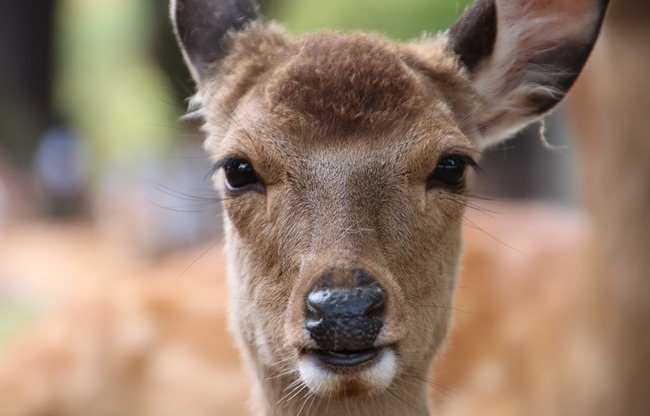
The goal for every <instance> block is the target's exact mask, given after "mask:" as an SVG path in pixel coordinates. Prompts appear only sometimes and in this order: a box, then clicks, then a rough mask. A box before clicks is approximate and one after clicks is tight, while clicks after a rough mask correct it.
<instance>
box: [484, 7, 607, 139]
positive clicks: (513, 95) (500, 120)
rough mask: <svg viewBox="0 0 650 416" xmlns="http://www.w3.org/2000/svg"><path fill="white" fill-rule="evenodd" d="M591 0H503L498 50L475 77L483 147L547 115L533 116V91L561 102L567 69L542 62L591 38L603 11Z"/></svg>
mask: <svg viewBox="0 0 650 416" xmlns="http://www.w3.org/2000/svg"><path fill="white" fill-rule="evenodd" d="M594 3H595V2H593V1H585V0H572V1H566V0H550V1H534V0H497V2H496V6H497V35H496V40H495V45H494V50H493V53H492V55H491V56H490V57H489V58H488V59H486V60H485V61H484V62H483V63H481V65H480V66H479V67H478V68H477V69H476V71H475V73H474V75H473V81H474V85H475V88H476V91H477V92H478V94H479V96H480V98H481V100H482V103H481V111H480V112H479V114H478V119H477V123H476V124H477V126H478V128H479V131H480V146H481V147H487V146H489V145H491V144H494V143H496V142H498V141H501V140H504V139H506V138H508V137H510V136H511V135H513V134H514V133H516V132H517V131H518V130H520V129H521V128H523V127H524V126H525V125H527V124H529V123H530V122H532V121H534V120H536V119H539V118H540V117H541V116H542V115H543V114H538V115H532V116H531V115H527V114H526V110H527V108H526V107H525V106H526V100H527V98H528V97H530V96H533V95H535V96H539V97H544V96H546V97H549V98H552V99H555V100H557V101H559V100H560V99H561V98H562V97H563V96H564V95H565V94H566V91H564V90H563V89H562V88H559V87H558V86H557V85H556V84H555V81H554V80H556V79H561V78H562V77H564V76H566V75H567V74H566V73H567V69H566V68H561V67H557V66H555V65H552V64H550V63H549V64H546V63H543V62H536V61H535V59H534V58H535V57H536V56H541V55H542V54H545V53H549V52H551V53H552V51H553V49H555V48H562V47H563V46H566V45H571V44H572V43H578V42H589V41H590V37H591V36H593V31H594V27H595V26H596V25H597V23H598V19H599V16H600V11H599V9H598V7H596V6H594Z"/></svg>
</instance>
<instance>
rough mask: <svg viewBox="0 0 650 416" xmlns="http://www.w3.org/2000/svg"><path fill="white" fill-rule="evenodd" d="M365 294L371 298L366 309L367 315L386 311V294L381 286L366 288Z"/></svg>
mask: <svg viewBox="0 0 650 416" xmlns="http://www.w3.org/2000/svg"><path fill="white" fill-rule="evenodd" d="M365 296H366V297H367V298H368V299H369V302H370V305H369V306H368V310H367V311H366V315H373V316H375V315H377V314H378V313H383V312H384V303H385V302H386V295H385V294H384V291H383V290H382V288H381V287H379V286H374V287H369V288H367V289H366V294H365Z"/></svg>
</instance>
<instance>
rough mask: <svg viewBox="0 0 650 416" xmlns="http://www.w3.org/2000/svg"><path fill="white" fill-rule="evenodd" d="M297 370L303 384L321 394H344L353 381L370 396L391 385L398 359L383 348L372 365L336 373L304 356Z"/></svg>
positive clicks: (314, 358) (314, 359) (322, 395)
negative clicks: (348, 371) (346, 372)
mask: <svg viewBox="0 0 650 416" xmlns="http://www.w3.org/2000/svg"><path fill="white" fill-rule="evenodd" d="M298 370H299V371H300V379H301V380H302V381H303V383H305V385H306V386H307V387H308V388H309V390H310V391H312V392H313V393H315V394H317V395H319V396H321V397H340V396H344V395H345V393H344V392H345V389H346V386H350V384H351V383H354V384H355V385H356V386H357V388H359V389H362V390H363V391H365V393H366V394H365V395H366V396H368V398H369V397H372V396H376V395H378V394H380V393H381V392H383V391H384V390H386V389H387V388H388V387H389V386H390V385H391V383H392V382H393V379H394V378H395V374H396V373H397V358H396V356H395V351H393V349H392V348H384V349H383V350H382V351H381V352H380V353H379V357H377V358H376V362H375V363H374V364H373V365H372V366H370V367H368V368H365V369H363V370H361V371H358V372H354V373H350V374H338V373H335V372H333V371H331V370H329V369H328V368H327V367H326V366H325V365H323V364H322V363H321V362H320V361H319V360H318V358H316V357H314V356H311V355H306V356H304V357H302V358H301V359H300V360H299V363H298Z"/></svg>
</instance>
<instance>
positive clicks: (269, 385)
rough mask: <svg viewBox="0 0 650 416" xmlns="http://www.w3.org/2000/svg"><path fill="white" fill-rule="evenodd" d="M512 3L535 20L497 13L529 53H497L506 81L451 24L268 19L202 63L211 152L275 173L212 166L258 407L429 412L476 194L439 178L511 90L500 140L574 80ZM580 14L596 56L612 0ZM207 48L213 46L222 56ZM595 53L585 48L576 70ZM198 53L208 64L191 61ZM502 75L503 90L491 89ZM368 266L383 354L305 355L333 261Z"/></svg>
mask: <svg viewBox="0 0 650 416" xmlns="http://www.w3.org/2000/svg"><path fill="white" fill-rule="evenodd" d="M179 1H180V0H179ZM483 3H484V2H483ZM183 4H184V3H183ZM505 4H506V3H500V5H498V6H495V7H497V9H499V8H502V10H507V11H508V12H509V13H505V14H506V15H507V16H518V15H517V13H516V12H517V11H519V12H521V13H520V14H522V16H519V17H518V18H520V19H521V20H522V21H523V22H524V23H519V22H518V21H517V20H516V19H515V18H513V19H512V20H505V21H503V22H501V21H499V24H500V25H501V26H503V27H507V26H506V25H510V26H513V27H515V28H516V30H514V31H513V32H512V33H513V37H514V38H513V39H512V40H507V41H506V40H502V42H503V43H504V44H505V45H501V44H500V43H497V44H495V46H496V47H495V50H512V53H513V54H515V55H516V56H517V57H518V58H517V60H516V61H515V64H514V66H513V64H512V62H508V59H510V58H509V57H508V56H506V57H503V56H497V57H496V58H494V59H492V60H491V61H490V62H492V64H493V65H492V67H490V68H492V69H496V70H498V69H499V68H502V67H503V68H504V73H503V76H504V77H506V79H504V80H498V79H497V80H494V79H491V80H490V77H488V81H485V82H488V83H492V84H491V85H489V86H488V87H487V89H486V88H483V87H479V84H480V83H481V81H480V79H481V73H480V71H479V72H476V73H475V72H470V71H469V70H467V69H466V68H465V67H464V66H463V65H462V63H461V62H462V59H460V58H459V56H457V55H456V54H455V53H454V51H453V49H452V48H451V47H450V44H453V42H452V40H450V39H449V38H448V37H447V36H446V35H443V36H440V37H438V38H434V39H422V40H420V41H416V42H412V43H408V44H401V43H397V42H393V41H390V40H387V39H384V38H382V37H379V36H376V35H366V34H360V33H350V34H348V33H330V32H320V33H316V34H312V35H307V36H304V37H300V38H297V39H292V38H290V37H289V36H288V35H286V34H285V33H284V32H283V31H282V29H281V28H279V27H277V26H274V25H265V24H262V23H259V22H253V23H251V25H250V27H249V28H247V29H245V30H240V31H239V32H237V33H233V34H232V35H230V37H229V38H227V39H225V40H221V41H220V43H219V44H220V45H224V44H229V45H230V46H229V48H230V51H229V53H227V54H226V55H225V56H220V57H219V59H218V61H216V62H215V66H214V67H213V71H212V72H209V73H206V72H205V71H203V72H201V71H193V72H194V73H197V72H200V73H201V75H200V78H199V79H198V80H197V81H198V83H199V86H200V88H199V91H198V93H197V96H196V97H195V99H194V100H195V105H196V106H198V108H199V109H198V114H199V115H201V116H202V117H203V118H204V121H205V124H204V130H205V132H206V133H207V135H208V140H207V142H206V149H207V150H208V152H209V153H210V155H211V157H212V158H214V160H215V161H221V160H225V159H228V158H233V157H234V158H238V159H244V160H246V161H248V162H249V163H250V164H251V166H252V168H253V169H254V170H255V172H256V175H257V178H259V181H260V184H263V191H259V190H258V191H255V192H246V191H244V192H233V191H231V190H228V189H227V188H226V187H225V186H224V181H225V178H224V173H223V172H221V171H220V172H219V173H218V174H217V175H216V176H215V183H216V185H217V187H218V188H219V189H220V191H221V193H222V195H223V196H224V209H225V214H226V215H225V217H226V219H225V223H226V227H225V228H226V230H227V232H226V241H227V251H228V253H229V258H230V270H229V273H228V275H229V283H230V288H231V291H232V292H233V296H234V299H235V301H234V302H232V306H231V307H232V310H231V312H232V315H231V328H232V329H233V332H234V333H235V334H236V336H237V339H238V342H239V344H240V347H241V348H242V350H243V351H244V357H245V358H246V362H247V363H248V365H249V366H250V367H251V369H252V371H253V372H254V374H255V379H256V387H255V394H254V399H253V403H254V406H255V408H256V409H257V412H258V413H259V414H287V415H293V414H297V413H299V412H300V409H301V408H303V407H304V406H305V405H306V403H308V402H309V403H310V408H311V407H313V414H317V415H320V414H326V413H327V412H328V411H331V412H333V413H335V414H338V413H341V412H343V411H347V412H348V413H350V414H352V415H357V414H358V415H362V414H368V413H369V412H370V413H376V411H377V409H386V411H389V413H391V412H392V413H395V414H396V413H399V414H402V415H408V414H421V413H423V412H426V409H427V407H428V404H427V393H426V383H425V382H424V380H427V379H428V378H429V377H430V374H429V367H430V366H429V363H431V361H432V359H433V357H434V354H435V353H436V352H437V351H439V349H440V347H441V345H442V343H443V340H444V338H445V334H446V332H447V328H448V325H449V320H450V309H451V290H450V288H453V287H454V286H455V285H456V276H457V274H458V264H459V259H460V252H461V233H460V231H461V228H460V225H461V222H462V216H463V212H464V207H465V200H466V197H465V192H464V190H463V189H457V190H454V189H449V188H445V187H444V186H442V187H434V188H432V189H429V188H428V187H427V180H428V178H429V176H430V175H431V173H432V172H434V170H435V169H436V166H437V165H438V163H439V161H440V160H442V159H443V158H445V157H446V156H449V155H458V154H460V155H463V156H464V157H472V156H473V157H477V155H478V152H479V150H480V148H481V147H482V146H483V141H484V140H488V137H487V136H486V137H483V136H484V132H485V131H486V128H485V121H481V118H480V117H477V116H479V115H480V114H481V112H482V111H486V110H485V109H486V108H489V107H490V106H492V103H493V102H499V101H502V102H504V103H505V104H501V106H502V110H499V111H502V112H503V117H501V116H499V117H497V119H498V120H496V122H495V121H491V122H490V123H492V124H491V125H495V126H497V127H495V128H494V129H493V131H494V132H497V131H501V132H502V133H501V135H500V136H495V135H496V134H497V133H492V136H491V137H490V138H489V140H494V139H495V138H498V139H503V138H504V137H503V135H504V133H503V132H512V131H514V130H515V129H516V128H518V127H521V126H523V125H524V124H525V123H526V122H527V121H531V120H532V119H533V118H534V117H531V114H533V116H535V117H536V116H538V115H540V114H541V113H543V112H546V111H547V110H548V109H549V108H550V106H552V105H554V104H555V103H556V102H557V101H558V97H557V96H555V93H556V92H558V91H559V87H561V86H562V85H570V84H571V83H572V80H573V79H574V77H570V78H568V80H569V81H571V82H569V83H568V84H565V83H564V81H565V79H564V78H562V80H558V81H557V82H558V84H557V85H554V84H553V82H552V81H551V82H550V83H549V84H548V85H546V84H544V83H543V80H545V79H546V78H548V77H546V78H544V77H545V76H546V74H542V75H543V76H542V77H541V78H539V76H540V73H541V70H540V69H539V67H538V66H536V65H537V61H535V62H533V63H534V64H535V65H533V66H531V67H530V68H527V67H526V66H525V64H523V63H521V62H520V61H519V59H523V57H525V56H527V53H529V51H528V50H527V49H525V50H521V49H520V48H523V47H524V45H523V44H525V46H526V47H528V48H531V47H534V46H535V44H532V45H531V44H530V43H531V42H529V39H528V36H529V34H528V33H527V32H525V31H522V30H519V29H518V28H519V26H518V25H520V24H521V25H522V26H521V27H524V26H523V25H524V24H525V22H526V20H525V18H526V16H533V15H534V17H538V16H539V13H541V12H540V11H539V10H537V9H535V10H534V12H535V13H529V12H527V10H528V9H527V6H524V5H519V6H511V5H508V6H506V5H505ZM197 5H198V6H197ZM555 5H557V3H555ZM193 6H195V7H200V3H196V4H194V5H193ZM601 6H602V5H601ZM188 7H190V6H188ZM210 7H212V6H210ZM224 7H225V6H224ZM484 9H485V8H483V9H481V10H484ZM547 9H548V12H549V13H552V12H553V9H552V8H550V7H547ZM490 10H493V8H490ZM522 10H523V11H522ZM582 10H583V11H585V13H588V15H589V16H590V19H585V21H584V22H583V24H584V26H583V25H581V26H580V27H578V29H576V30H574V29H571V30H568V31H567V33H569V34H570V35H571V34H574V33H577V35H576V39H573V38H571V37H569V38H568V39H565V40H563V41H564V43H566V45H567V47H569V49H571V48H572V47H573V45H574V42H578V41H580V42H583V43H581V45H582V46H581V47H582V48H583V49H584V50H585V51H586V52H587V53H588V52H589V50H590V49H591V43H590V42H591V41H592V40H593V39H590V40H589V41H588V42H586V43H585V41H583V34H584V33H597V17H598V16H602V13H603V11H604V9H602V7H601V8H598V7H596V6H595V5H591V7H590V5H588V4H586V3H585V4H582ZM189 14H190V15H192V13H189ZM196 14H197V15H198V14H200V13H199V12H196ZM497 15H498V13H497ZM492 20H494V19H492ZM549 21H550V22H552V21H554V20H553V19H550V20H549ZM178 24H179V22H176V25H177V26H176V28H177V34H178V35H179V40H180V42H181V45H182V46H185V48H186V49H187V50H190V51H195V53H196V51H197V50H199V51H200V48H197V44H196V42H194V40H193V38H191V37H188V36H185V35H184V33H188V30H190V29H191V28H187V27H180V28H179V27H178ZM181 24H182V22H181ZM495 24H496V22H495ZM201 25H204V23H201ZM237 25H238V26H241V22H238V23H237ZM467 26H469V25H464V27H467ZM501 26H500V27H501ZM537 27H542V26H539V25H538V26H537ZM200 28H201V27H198V28H197V30H199V29H200ZM464 30H466V29H463V28H461V29H459V31H454V32H453V33H457V34H462V33H463V31H464ZM494 30H496V28H494ZM541 33H543V32H541ZM541 33H539V34H540V35H541ZM571 36H573V35H571ZM518 42H521V43H522V45H519V43H518ZM184 43H185V44H184ZM540 44H542V45H543V42H541V41H540ZM199 46H200V45H199ZM203 47H204V48H207V50H206V51H205V54H204V56H205V57H210V56H212V54H213V53H214V52H215V50H214V49H210V47H209V45H204V46H203ZM504 48H505V49H504ZM508 48H509V49H508ZM562 51H563V49H561V48H558V51H557V52H556V53H555V55H552V56H550V55H549V59H550V63H553V59H559V61H558V62H560V63H562V64H564V63H565V62H564V61H563V60H562V59H561V55H562V53H563V52H562ZM186 56H188V55H187V54H186ZM581 56H583V57H586V55H581ZM198 58H199V59H198V62H203V61H202V56H201V54H200V53H199V57H198ZM504 59H505V60H506V62H501V61H500V60H504ZM582 63H583V62H582V60H578V61H577V62H575V63H574V62H573V61H571V62H570V65H569V66H567V67H566V68H565V73H570V71H571V70H573V69H576V70H579V69H580V67H581V65H582ZM188 64H189V65H190V67H193V65H194V62H193V60H192V58H191V57H190V59H188ZM574 66H575V67H574ZM492 69H491V70H492ZM520 72H521V74H519V73H520ZM491 74H492V75H491V76H492V78H494V76H495V75H496V73H495V72H494V70H492V72H491ZM551 76H552V74H551ZM562 76H563V77H564V76H565V75H562ZM536 77H537V78H536ZM538 78H539V79H538ZM540 79H541V80H542V81H540ZM529 80H533V81H534V82H532V81H531V82H532V83H531V84H530V85H528V84H526V85H522V87H521V89H519V84H521V83H524V84H525V82H528V81H529ZM497 81H498V82H499V83H502V84H503V88H497V87H498V85H497V84H495V82H497ZM560 81H561V82H560ZM495 88H497V94H501V95H506V96H505V97H501V96H497V97H494V96H489V95H485V94H484V93H483V92H484V91H490V90H494V89H495ZM510 91H514V93H513V96H512V97H508V96H507V95H508V94H510ZM563 93H564V91H563V92H562V94H563ZM538 97H539V98H541V99H542V100H541V101H539V102H542V101H544V100H546V101H544V108H538V109H536V110H537V113H530V112H528V113H526V112H525V111H524V112H523V113H522V112H521V111H519V110H518V109H521V108H524V107H526V106H529V104H530V103H531V100H532V99H533V98H535V99H537V98H538ZM518 111H519V112H518ZM524 113H525V117H528V118H523V119H522V114H524ZM357 268H358V269H362V270H365V271H366V272H368V274H369V275H371V276H373V277H374V279H375V280H376V282H377V283H378V285H379V286H380V287H382V288H383V290H384V292H385V294H386V299H387V300H386V305H385V312H384V324H383V329H382V330H381V333H380V334H379V336H378V337H377V339H376V340H375V341H374V342H375V344H374V346H376V347H380V348H382V354H383V355H381V356H380V358H377V360H376V362H375V363H368V364H367V365H360V366H358V367H356V368H353V369H332V368H331V367H324V366H322V365H320V366H319V364H318V363H317V362H314V360H315V359H312V358H310V356H309V354H308V353H307V352H308V351H310V350H312V349H314V348H316V344H315V341H314V340H313V339H312V338H311V337H310V336H309V335H308V334H307V333H306V330H305V326H304V325H305V319H306V306H305V300H306V298H307V296H308V294H309V293H310V291H311V290H312V288H314V286H315V285H316V282H317V281H318V280H319V279H320V277H321V276H322V275H323V274H324V273H325V272H328V271H331V270H334V271H335V274H338V275H339V277H340V278H341V279H344V276H345V275H346V273H347V271H349V270H352V269H357ZM407 401H408V402H409V403H410V404H409V405H405V403H406V402H407ZM327 409H329V410H327ZM373 409H374V410H373Z"/></svg>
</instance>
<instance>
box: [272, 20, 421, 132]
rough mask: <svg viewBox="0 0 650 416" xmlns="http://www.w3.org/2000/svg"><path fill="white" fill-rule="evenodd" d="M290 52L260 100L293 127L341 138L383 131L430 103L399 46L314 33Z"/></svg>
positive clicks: (372, 39)
mask: <svg viewBox="0 0 650 416" xmlns="http://www.w3.org/2000/svg"><path fill="white" fill-rule="evenodd" d="M291 49H292V50H291V53H290V54H289V57H288V59H287V60H286V62H284V63H283V64H281V65H280V66H279V67H278V68H277V69H276V70H275V71H274V73H273V74H272V76H271V77H270V79H269V82H268V84H267V85H266V88H265V91H264V98H265V101H266V103H267V105H268V106H269V108H270V109H271V111H272V112H273V113H275V114H278V115H280V116H282V117H283V118H285V119H287V120H290V121H291V122H293V123H295V121H296V120H298V121H299V122H300V121H302V122H307V123H309V124H313V123H315V124H317V125H318V126H319V127H321V128H325V129H327V130H334V131H336V132H339V133H353V132H356V131H360V130H361V131H367V130H368V129H372V130H374V129H377V128H379V129H384V128H386V127H389V126H390V125H393V124H395V123H396V122H398V121H400V120H404V119H409V118H411V117H412V116H413V115H415V114H418V113H420V111H421V110H422V109H423V108H424V106H425V104H426V103H427V102H430V98H429V99H427V92H426V91H425V88H424V86H423V84H422V82H421V80H419V79H418V75H417V74H416V73H415V72H414V71H413V70H412V69H411V68H409V67H408V65H407V64H406V63H405V62H404V61H403V60H402V58H401V56H400V50H399V49H398V47H397V45H395V44H393V43H391V42H390V41H387V40H385V39H383V38H381V37H379V36H373V35H367V34H361V33H353V34H341V33H318V34H315V35H311V36H308V37H306V38H302V39H301V40H299V41H297V42H296V43H294V44H293V45H292V48H291Z"/></svg>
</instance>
